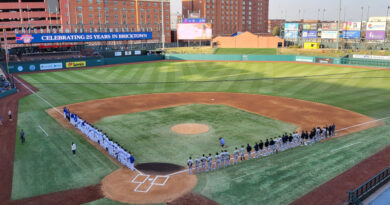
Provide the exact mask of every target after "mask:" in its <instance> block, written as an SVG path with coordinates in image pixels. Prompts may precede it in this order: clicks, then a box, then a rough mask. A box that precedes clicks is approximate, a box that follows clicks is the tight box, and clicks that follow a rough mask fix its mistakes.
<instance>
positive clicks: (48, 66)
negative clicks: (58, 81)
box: [39, 63, 62, 70]
mask: <svg viewBox="0 0 390 205" xmlns="http://www.w3.org/2000/svg"><path fill="white" fill-rule="evenodd" d="M39 67H40V68H41V70H52V69H61V68H62V63H45V64H40V65H39Z"/></svg>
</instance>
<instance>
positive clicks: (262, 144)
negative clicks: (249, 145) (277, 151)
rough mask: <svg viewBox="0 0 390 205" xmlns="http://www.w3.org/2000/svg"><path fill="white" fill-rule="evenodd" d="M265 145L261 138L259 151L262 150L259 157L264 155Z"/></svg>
mask: <svg viewBox="0 0 390 205" xmlns="http://www.w3.org/2000/svg"><path fill="white" fill-rule="evenodd" d="M263 147H264V143H263V140H260V143H259V152H260V153H259V157H261V156H264V153H263Z"/></svg>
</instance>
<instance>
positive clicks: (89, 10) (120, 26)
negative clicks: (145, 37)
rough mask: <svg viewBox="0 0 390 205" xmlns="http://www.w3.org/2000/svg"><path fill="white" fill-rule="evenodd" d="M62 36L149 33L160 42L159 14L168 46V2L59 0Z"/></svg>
mask: <svg viewBox="0 0 390 205" xmlns="http://www.w3.org/2000/svg"><path fill="white" fill-rule="evenodd" d="M60 8H61V9H60V10H61V16H62V17H63V18H62V20H63V22H64V23H63V24H64V30H65V32H68V31H71V32H136V31H139V32H140V31H142V32H153V39H154V40H153V41H149V42H160V40H161V22H162V19H161V17H162V16H161V11H163V16H164V24H165V26H164V33H165V42H170V39H171V36H170V35H171V26H170V2H169V0H163V9H162V8H161V0H142V1H141V0H60Z"/></svg>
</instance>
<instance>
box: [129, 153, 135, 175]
mask: <svg viewBox="0 0 390 205" xmlns="http://www.w3.org/2000/svg"><path fill="white" fill-rule="evenodd" d="M129 154H130V169H131V171H134V162H135V158H134V155H133V154H132V153H131V152H130V153H129Z"/></svg>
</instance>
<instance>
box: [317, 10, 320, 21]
mask: <svg viewBox="0 0 390 205" xmlns="http://www.w3.org/2000/svg"><path fill="white" fill-rule="evenodd" d="M320 12H321V9H318V13H317V20H318V21H319V20H320Z"/></svg>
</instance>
